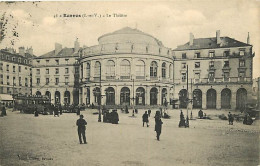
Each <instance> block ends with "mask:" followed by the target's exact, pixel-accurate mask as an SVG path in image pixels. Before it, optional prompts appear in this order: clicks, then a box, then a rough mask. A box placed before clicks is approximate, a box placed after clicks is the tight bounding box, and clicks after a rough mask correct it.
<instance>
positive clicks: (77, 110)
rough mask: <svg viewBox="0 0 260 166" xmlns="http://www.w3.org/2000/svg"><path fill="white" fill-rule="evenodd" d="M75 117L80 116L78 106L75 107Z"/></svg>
mask: <svg viewBox="0 0 260 166" xmlns="http://www.w3.org/2000/svg"><path fill="white" fill-rule="evenodd" d="M75 109H76V113H77V115H80V108H79V107H78V106H76V107H75Z"/></svg>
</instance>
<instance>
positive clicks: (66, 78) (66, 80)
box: [65, 77, 69, 85]
mask: <svg viewBox="0 0 260 166" xmlns="http://www.w3.org/2000/svg"><path fill="white" fill-rule="evenodd" d="M68 84H69V77H65V85H68Z"/></svg>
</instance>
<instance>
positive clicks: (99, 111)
mask: <svg viewBox="0 0 260 166" xmlns="http://www.w3.org/2000/svg"><path fill="white" fill-rule="evenodd" d="M99 90H100V93H99V101H98V102H99V107H98V122H101V100H102V99H101V98H102V94H101V93H102V91H101V63H100V66H99Z"/></svg>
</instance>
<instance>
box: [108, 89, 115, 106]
mask: <svg viewBox="0 0 260 166" xmlns="http://www.w3.org/2000/svg"><path fill="white" fill-rule="evenodd" d="M106 104H107V105H115V90H114V88H112V87H109V88H107V90H106Z"/></svg>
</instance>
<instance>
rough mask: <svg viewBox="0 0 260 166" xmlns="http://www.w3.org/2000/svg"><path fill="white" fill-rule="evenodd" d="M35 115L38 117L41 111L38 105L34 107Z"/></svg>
mask: <svg viewBox="0 0 260 166" xmlns="http://www.w3.org/2000/svg"><path fill="white" fill-rule="evenodd" d="M34 116H35V117H38V116H39V112H38V110H37V107H36V106H35V107H34Z"/></svg>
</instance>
